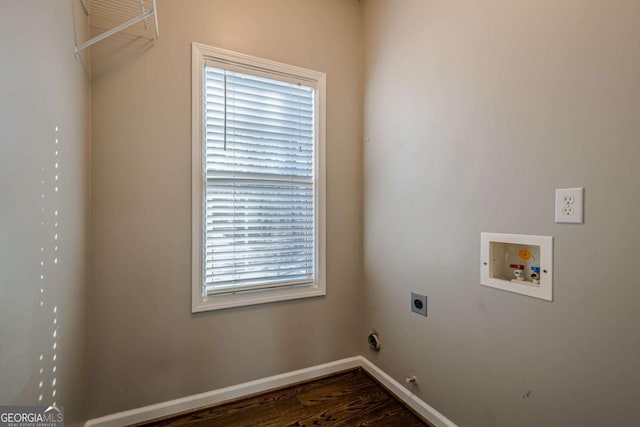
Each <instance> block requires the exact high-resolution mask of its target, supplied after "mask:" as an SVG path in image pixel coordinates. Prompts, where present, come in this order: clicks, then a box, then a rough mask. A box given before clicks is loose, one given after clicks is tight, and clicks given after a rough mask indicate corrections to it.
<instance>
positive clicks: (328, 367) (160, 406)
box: [84, 356, 456, 427]
mask: <svg viewBox="0 0 640 427" xmlns="http://www.w3.org/2000/svg"><path fill="white" fill-rule="evenodd" d="M357 367H362V368H363V369H364V370H366V371H367V372H368V373H369V374H370V375H371V376H373V377H374V378H376V379H377V380H378V381H379V382H380V383H381V384H383V385H384V386H385V387H387V388H388V389H389V390H390V391H391V392H392V393H394V394H395V395H396V396H397V397H398V398H399V399H401V400H402V401H403V402H404V403H406V404H407V405H408V406H409V407H410V408H412V409H413V410H414V411H416V412H417V413H418V414H420V415H421V416H423V417H424V418H425V419H427V420H429V421H430V422H431V423H432V424H434V425H435V426H436V427H456V425H455V424H453V423H452V422H451V421H449V420H448V419H447V418H446V417H445V416H444V415H442V414H441V413H440V412H438V411H436V410H435V409H433V408H432V407H431V406H429V405H427V404H426V403H425V402H423V401H422V400H420V399H419V398H418V397H417V396H416V395H415V394H413V393H411V392H410V391H408V390H407V389H406V388H404V387H403V386H402V385H401V384H400V383H399V382H397V381H396V380H394V379H393V378H391V377H390V376H389V375H387V374H386V373H384V372H383V371H382V370H381V369H380V368H378V367H377V366H375V365H374V364H373V363H371V362H370V361H369V360H367V359H365V358H364V357H362V356H356V357H349V358H346V359H341V360H336V361H335V362H330V363H325V364H323V365H317V366H312V367H310V368H306V369H300V370H298V371H292V372H287V373H285V374H280V375H274V376H272V377H267V378H262V379H259V380H255V381H249V382H246V383H242V384H238V385H234V386H231V387H225V388H221V389H218V390H213V391H209V392H206V393H200V394H194V395H192V396H187V397H183V398H180V399H175V400H170V401H167V402H163V403H157V404H155V405H149V406H144V407H142V408H136V409H131V410H129V411H124V412H118V413H116V414H111V415H106V416H104V417H100V418H94V419H92V420H88V421H87V422H86V423H85V424H84V425H85V427H120V426H123V425H129V424H135V423H139V422H142V421H147V420H152V419H154V418H160V417H164V416H167V415H171V414H175V413H178V412H183V411H189V410H192V409H197V408H201V407H203V406H209V405H214V404H216V403H220V402H224V401H227V400H231V399H236V398H239V397H242V396H248V395H250V394H254V393H260V392H263V391H267V390H271V389H274V388H278V387H283V386H287V385H289V384H295V383H298V382H301V381H307V380H311V379H314V378H317V377H321V376H324V375H329V374H334V373H336V372H340V371H344V370H347V369H352V368H357Z"/></svg>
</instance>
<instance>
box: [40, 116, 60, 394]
mask: <svg viewBox="0 0 640 427" xmlns="http://www.w3.org/2000/svg"><path fill="white" fill-rule="evenodd" d="M52 150H53V158H52V160H53V164H51V165H49V164H45V165H44V166H43V167H42V168H41V171H42V180H41V181H40V183H41V187H42V188H41V190H42V191H41V194H40V199H41V201H42V207H41V208H40V213H41V219H40V227H41V229H42V233H41V235H42V236H43V243H42V246H41V247H40V265H39V278H40V310H41V311H42V316H41V318H43V319H47V318H49V319H51V324H50V325H49V326H47V327H50V328H51V331H52V332H51V341H50V342H49V343H42V346H43V348H42V349H41V352H40V354H39V356H38V366H39V369H38V381H37V384H38V403H41V404H44V403H45V402H50V404H51V405H56V404H57V403H56V395H57V387H58V385H59V384H58V378H57V371H58V350H59V348H58V343H59V334H60V332H59V329H58V327H59V323H58V315H59V313H58V306H57V305H54V304H52V303H51V300H52V299H53V298H54V296H55V289H54V284H55V283H56V282H55V278H56V276H59V275H58V268H59V266H60V261H61V259H60V255H61V254H60V240H61V239H60V237H61V233H60V231H61V230H60V218H61V212H60V208H59V196H58V195H59V193H60V170H61V169H60V166H61V157H60V151H61V147H60V128H59V127H58V126H56V127H55V135H54V138H53V148H52ZM45 158H47V159H49V158H50V157H49V156H48V155H45Z"/></svg>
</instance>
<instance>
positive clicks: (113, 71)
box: [88, 0, 366, 417]
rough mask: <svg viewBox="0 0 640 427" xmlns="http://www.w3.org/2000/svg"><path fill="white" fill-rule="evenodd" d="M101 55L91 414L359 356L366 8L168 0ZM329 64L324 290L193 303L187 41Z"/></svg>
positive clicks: (290, 1)
mask: <svg viewBox="0 0 640 427" xmlns="http://www.w3.org/2000/svg"><path fill="white" fill-rule="evenodd" d="M158 15H159V24H160V25H159V27H160V38H159V39H158V40H157V41H155V42H154V43H152V44H148V43H145V42H144V40H141V39H136V38H127V37H126V36H116V37H114V38H112V39H108V40H105V41H104V42H101V43H98V44H97V45H95V47H94V48H93V50H92V71H93V85H92V91H93V92H92V108H93V126H92V128H93V132H92V138H93V146H92V209H93V216H92V244H91V253H92V262H91V266H92V273H91V289H90V291H89V294H90V309H89V330H90V336H89V341H88V357H89V358H88V365H89V366H88V367H89V370H88V372H89V383H88V384H89V390H88V391H89V405H88V407H89V417H95V416H100V415H104V414H107V413H112V412H116V411H120V410H125V409H129V408H135V407H139V406H142V405H146V404H152V403H156V402H162V401H165V400H168V399H174V398H179V397H183V396H187V395H191V394H194V393H198V392H204V391H208V390H213V389H216V388H219V387H224V386H229V385H233V384H238V383H242V382H244V381H248V380H253V379H257V378H262V377H266V376H270V375H274V374H278V373H282V372H288V371H291V370H294V369H299V368H304V367H308V366H313V365H316V364H319V363H323V362H329V361H333V360H337V359H340V358H343V357H346V356H353V355H355V354H357V353H358V345H357V342H356V339H366V337H358V336H357V333H358V332H359V331H360V330H361V329H362V327H361V325H360V313H361V302H360V301H361V265H362V259H361V241H362V239H361V203H362V202H361V183H362V170H361V148H362V144H361V140H362V138H361V133H362V121H361V97H362V94H361V90H362V76H361V66H362V41H361V29H362V28H361V5H360V4H359V3H358V2H357V1H356V0H349V1H344V0H327V1H310V0H305V1H299V0H273V1H269V2H265V1H262V0H253V1H248V0H240V1H210V0H207V1H205V0H200V1H195V0H189V1H175V0H172V1H163V0H160V1H158ZM192 42H199V43H204V44H209V45H212V46H217V47H221V48H225V49H230V50H235V51H238V52H242V53H246V54H249V55H255V56H260V57H264V58H267V59H271V60H275V61H280V62H285V63H289V64H293V65H297V66H301V67H305V68H311V69H315V70H318V71H323V72H325V73H327V177H328V178H327V256H328V259H327V295H326V297H321V298H310V299H304V300H298V301H289V302H282V303H275V304H266V305H257V306H251V307H244V308H236V309H228V310H222V311H215V312H207V313H200V314H192V313H191V299H190V298H191V112H190V110H191V43H192Z"/></svg>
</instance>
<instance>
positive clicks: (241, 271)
mask: <svg viewBox="0 0 640 427" xmlns="http://www.w3.org/2000/svg"><path fill="white" fill-rule="evenodd" d="M204 87H205V89H204V92H205V93H204V105H203V107H204V108H203V114H204V115H205V117H204V126H205V129H204V130H205V135H206V136H204V138H205V144H204V145H205V147H204V150H205V153H204V154H205V156H204V158H205V160H204V167H205V170H206V202H205V203H206V206H205V207H204V208H205V209H204V215H203V219H204V221H205V226H206V228H205V236H204V246H205V248H204V250H205V259H204V264H205V265H204V270H205V280H204V282H205V292H206V294H207V295H214V294H220V293H231V292H238V291H248V290H254V289H263V288H268V287H280V286H294V285H304V284H307V283H313V280H314V263H315V230H314V224H315V221H314V117H315V115H314V105H315V102H314V95H315V91H314V89H313V88H312V87H309V86H305V85H304V84H300V83H297V84H296V83H291V82H288V81H281V80H280V79H276V78H273V79H272V78H268V77H265V76H263V75H261V76H257V75H250V74H243V73H241V72H237V71H231V70H229V69H223V68H222V67H216V66H211V65H210V64H207V65H206V66H205V69H204Z"/></svg>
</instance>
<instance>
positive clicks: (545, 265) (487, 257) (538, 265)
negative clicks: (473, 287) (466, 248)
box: [480, 233, 553, 301]
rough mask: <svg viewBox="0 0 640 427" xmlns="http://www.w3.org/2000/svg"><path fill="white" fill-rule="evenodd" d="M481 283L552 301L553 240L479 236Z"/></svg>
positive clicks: (495, 235)
mask: <svg viewBox="0 0 640 427" xmlns="http://www.w3.org/2000/svg"><path fill="white" fill-rule="evenodd" d="M480 241H481V248H480V258H481V259H480V283H481V284H483V285H484V286H490V287H492V288H498V289H502V290H505V291H509V292H515V293H518V294H522V295H528V296H530V297H535V298H540V299H544V300H547V301H553V237H550V236H527V235H523V234H500V233H481V234H480Z"/></svg>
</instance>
